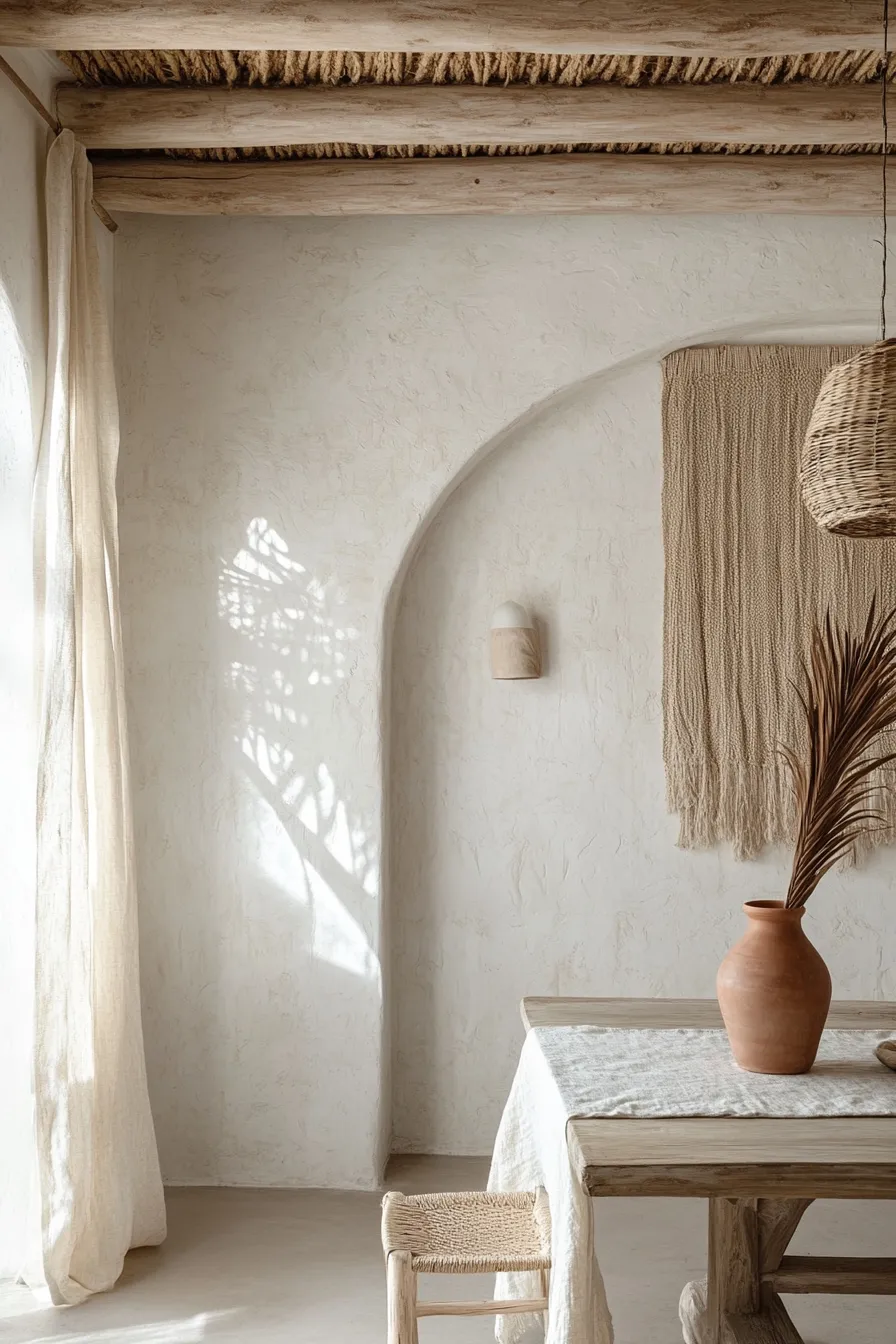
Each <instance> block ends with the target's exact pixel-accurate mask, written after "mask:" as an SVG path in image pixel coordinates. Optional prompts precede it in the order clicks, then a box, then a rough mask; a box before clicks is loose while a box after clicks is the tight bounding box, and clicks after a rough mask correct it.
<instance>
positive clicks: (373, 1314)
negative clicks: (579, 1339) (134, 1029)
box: [0, 1158, 896, 1344]
mask: <svg viewBox="0 0 896 1344" xmlns="http://www.w3.org/2000/svg"><path fill="white" fill-rule="evenodd" d="M485 1173H486V1164H485V1163H483V1162H479V1161H474V1160H467V1159H456V1158H450V1159H448V1158H404V1159H397V1160H396V1162H395V1163H394V1164H393V1167H392V1169H391V1170H390V1174H389V1182H388V1183H389V1185H390V1186H391V1187H392V1188H394V1189H401V1190H404V1191H405V1192H407V1193H413V1192H414V1191H418V1190H439V1189H443V1190H450V1189H455V1190H457V1189H472V1188H476V1187H477V1186H478V1185H480V1184H481V1183H482V1181H483V1180H484V1178H485ZM168 1211H169V1236H168V1240H167V1242H166V1243H165V1245H164V1246H162V1247H160V1248H159V1249H157V1250H146V1251H135V1252H133V1253H132V1254H131V1255H130V1256H129V1257H128V1261H127V1265H126V1268H125V1272H124V1275H123V1277H122V1279H121V1280H120V1282H119V1284H118V1287H117V1288H116V1289H115V1291H114V1292H112V1293H108V1294H104V1295H102V1296H100V1297H94V1298H92V1299H90V1301H88V1302H86V1303H85V1304H84V1305H83V1306H80V1307H75V1308H71V1309H68V1310H61V1311H60V1310H53V1309H46V1308H41V1307H39V1306H37V1305H36V1304H35V1302H34V1299H33V1298H32V1297H31V1295H30V1294H29V1293H28V1292H27V1291H26V1290H25V1289H22V1288H16V1287H13V1286H11V1285H0V1341H2V1344H50V1341H57V1340H67V1341H68V1344H194V1342H195V1344H199V1342H200V1341H203V1340H207V1341H209V1344H245V1342H247V1341H253V1342H254V1341H258V1344H261V1341H264V1344H385V1326H384V1320H385V1308H384V1280H383V1267H382V1260H381V1255H380V1247H379V1197H378V1196H377V1195H374V1194H354V1193H344V1192H340V1191H293V1190H219V1189H192V1190H183V1189H180V1190H171V1191H169V1195H168ZM595 1213H596V1217H597V1242H598V1249H599V1253H600V1257H601V1263H602V1265H603V1268H604V1273H605V1276H606V1280H607V1290H608V1293H609V1296H610V1304H611V1306H612V1308H613V1313H614V1319H615V1322H616V1336H617V1344H678V1342H679V1341H680V1339H681V1335H680V1332H679V1329H678V1319H677V1311H676V1308H677V1303H678V1295H679V1292H680V1291H681V1288H682V1285H683V1284H684V1283H685V1281H686V1280H688V1279H690V1278H695V1277H697V1276H698V1275H699V1274H700V1272H701V1269H702V1265H703V1259H704V1241H705V1226H704V1224H705V1207H704V1206H703V1205H702V1204H701V1203H699V1202H698V1201H693V1200H659V1199H656V1200H650V1199H642V1200H635V1199H629V1200H614V1201H607V1203H606V1204H603V1205H601V1204H596V1205H595ZM792 1250H793V1252H794V1253H800V1254H807V1253H812V1252H814V1253H817V1254H828V1255H831V1254H836V1253H838V1252H839V1253H840V1254H847V1255H862V1254H864V1255H894V1256H896V1211H894V1210H893V1206H892V1203H886V1202H882V1203H864V1204H861V1203H853V1202H843V1203H834V1202H829V1203H824V1204H818V1205H815V1206H814V1207H813V1208H812V1209H810V1210H809V1213H808V1214H807V1215H806V1218H805V1219H804V1221H803V1224H802V1226H801V1228H800V1231H799V1234H798V1236H797V1238H796V1240H795V1241H794V1243H793V1247H792ZM482 1285H483V1281H482V1280H478V1281H477V1280H469V1279H467V1280H464V1279H450V1280H449V1279H445V1278H443V1279H440V1280H439V1284H438V1289H437V1293H436V1292H434V1291H433V1287H434V1285H433V1282H432V1281H430V1282H428V1283H424V1285H423V1295H429V1296H436V1295H438V1296H440V1297H443V1298H444V1297H448V1296H457V1297H464V1296H482V1295H484V1294H482ZM787 1305H788V1309H789V1310H790V1312H791V1315H792V1316H793V1318H794V1321H795V1322H796V1324H797V1326H798V1327H799V1329H800V1330H801V1332H802V1333H803V1337H804V1339H805V1341H806V1344H896V1313H894V1311H893V1300H892V1298H890V1299H888V1298H836V1297H815V1298H789V1299H788V1303H787ZM420 1338H421V1344H451V1342H452V1341H453V1344H486V1342H487V1341H489V1340H491V1339H492V1338H493V1336H492V1323H491V1322H489V1321H487V1320H483V1319H479V1320H467V1319H454V1320H444V1319H443V1320H435V1319H434V1320H426V1321H423V1322H422V1323H421V1328H420Z"/></svg>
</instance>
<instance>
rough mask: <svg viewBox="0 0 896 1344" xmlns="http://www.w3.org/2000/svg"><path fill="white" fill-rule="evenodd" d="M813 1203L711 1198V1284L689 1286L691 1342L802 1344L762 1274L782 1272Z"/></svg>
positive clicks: (686, 1307) (686, 1316)
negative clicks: (795, 1238) (795, 1235)
mask: <svg viewBox="0 0 896 1344" xmlns="http://www.w3.org/2000/svg"><path fill="white" fill-rule="evenodd" d="M811 1202H812V1201H811V1200H809V1199H787V1200H777V1199H721V1198H720V1199H711V1200H710V1201H709V1261H708V1274H707V1278H706V1282H705V1284H704V1283H691V1284H688V1285H687V1287H686V1288H685V1290H684V1292H683V1294H682V1297H681V1303H680V1306H679V1314H680V1316H681V1322H682V1327H683V1331H684V1337H685V1340H686V1341H687V1344H802V1340H801V1339H800V1336H799V1334H798V1332H797V1330H796V1327H795V1326H794V1324H793V1322H792V1321H791V1319H790V1317H789V1316H788V1315H787V1312H786V1311H785V1309H784V1305H783V1303H782V1302H781V1299H780V1297H779V1296H778V1294H777V1293H776V1292H774V1291H773V1290H772V1289H770V1288H768V1287H767V1286H766V1287H763V1284H762V1275H763V1274H765V1273H768V1272H770V1271H773V1270H775V1269H777V1268H778V1266H779V1265H780V1263H781V1259H782V1257H783V1255H784V1252H785V1251H786V1249H787V1246H788V1243H789V1242H790V1239H791V1237H792V1236H793V1234H794V1232H795V1231H796V1229H797V1226H798V1225H799V1221H800V1219H801V1218H802V1216H803V1214H804V1213H805V1211H806V1209H807V1208H808V1207H809V1205H810V1204H811Z"/></svg>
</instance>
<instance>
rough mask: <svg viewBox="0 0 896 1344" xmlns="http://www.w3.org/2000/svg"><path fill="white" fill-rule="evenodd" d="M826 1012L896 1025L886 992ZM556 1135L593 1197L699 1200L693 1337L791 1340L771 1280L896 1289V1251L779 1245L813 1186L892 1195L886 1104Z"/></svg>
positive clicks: (862, 1026) (637, 1007)
mask: <svg viewBox="0 0 896 1344" xmlns="http://www.w3.org/2000/svg"><path fill="white" fill-rule="evenodd" d="M522 1015H523V1023H524V1025H525V1027H526V1029H527V1030H528V1029H530V1028H533V1027H570V1026H598V1027H619V1028H627V1029H632V1028H647V1029H651V1028H652V1029H662V1028H673V1027H686V1028H687V1027H692V1028H719V1027H721V1026H722V1025H723V1023H722V1019H721V1014H720V1012H719V1007H718V1004H717V1003H716V1001H715V1000H714V999H580V998H526V999H524V1000H523V1002H522ZM827 1025H828V1027H831V1028H839V1029H842V1030H864V1031H880V1033H881V1037H882V1038H883V1037H884V1036H886V1035H888V1034H889V1035H896V1003H889V1002H882V1001H855V1002H850V1001H841V1002H835V1003H833V1004H832V1005H831V1010H830V1014H829V1016H828V1022H827ZM567 1145H568V1148H569V1156H570V1161H571V1164H572V1167H573V1170H574V1172H575V1174H576V1177H577V1179H578V1181H580V1182H581V1185H582V1188H583V1189H584V1190H585V1192H586V1193H587V1194H589V1195H591V1196H593V1197H595V1198H598V1199H607V1198H612V1197H618V1196H626V1197H631V1196H671V1197H674V1198H700V1199H706V1200H707V1201H708V1203H709V1236H708V1256H707V1277H706V1280H705V1281H700V1282H698V1283H693V1284H689V1285H687V1287H686V1288H685V1290H684V1293H683V1295H682V1315H683V1320H684V1322H685V1324H686V1327H687V1328H688V1329H689V1333H690V1335H691V1337H692V1339H693V1340H695V1341H699V1344H802V1340H801V1337H800V1335H799V1333H798V1331H797V1330H796V1327H795V1326H794V1324H793V1322H792V1320H791V1319H790V1317H789V1316H788V1314H787V1311H786V1310H785V1308H784V1305H783V1302H782V1300H781V1297H782V1294H783V1295H785V1296H786V1295H787V1294H789V1293H855V1294H866V1293H888V1294H896V1258H868V1257H860V1256H836V1257H831V1256H791V1255H787V1254H786V1251H787V1247H788V1244H789V1242H790V1240H791V1238H792V1237H793V1234H794V1232H795V1231H796V1229H797V1227H798V1225H799V1222H800V1219H801V1218H802V1216H803V1214H804V1213H805V1211H806V1209H807V1208H808V1207H809V1205H810V1204H811V1203H812V1202H813V1200H816V1199H896V1116H880V1117H868V1116H854V1117H853V1116H839V1117H830V1118H829V1117H824V1116H819V1117H815V1116H812V1117H802V1118H800V1119H787V1120H779V1119H768V1118H761V1119H744V1118H741V1117H735V1116H731V1117H728V1116H722V1117H713V1118H708V1117H699V1116H698V1117H690V1116H689V1117H674V1118H670V1119H646V1118H643V1119H642V1118H626V1119H571V1120H569V1122H568V1124H567ZM894 1216H896V1215H894Z"/></svg>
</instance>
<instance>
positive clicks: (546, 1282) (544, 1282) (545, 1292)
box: [540, 1269, 551, 1334]
mask: <svg viewBox="0 0 896 1344" xmlns="http://www.w3.org/2000/svg"><path fill="white" fill-rule="evenodd" d="M540 1274H541V1295H542V1297H543V1298H544V1300H545V1302H547V1301H548V1300H549V1298H550V1296H551V1277H550V1274H549V1273H548V1271H547V1270H546V1269H543V1270H541V1271H540ZM544 1332H545V1334H547V1332H548V1309H547V1307H546V1308H545V1312H544Z"/></svg>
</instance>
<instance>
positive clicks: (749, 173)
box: [93, 154, 896, 1193]
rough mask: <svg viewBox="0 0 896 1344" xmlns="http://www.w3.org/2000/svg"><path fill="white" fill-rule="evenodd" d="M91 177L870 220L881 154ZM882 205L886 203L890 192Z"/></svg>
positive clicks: (365, 196)
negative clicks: (840, 216)
mask: <svg viewBox="0 0 896 1344" xmlns="http://www.w3.org/2000/svg"><path fill="white" fill-rule="evenodd" d="M93 171H94V193H95V195H96V198H97V200H98V201H100V202H101V203H102V204H103V205H104V206H105V207H106V209H107V210H125V211H136V212H138V213H148V214H162V215H427V214H436V215H476V214H484V215H507V214H597V215H600V214H614V213H617V212H642V213H649V214H729V213H737V212H747V213H753V212H771V213H774V214H822V215H877V214H879V213H880V209H881V193H880V159H879V158H876V157H874V156H873V155H813V156H809V155H804V154H800V155H780V154H778V155H767V156H762V155H685V154H676V155H668V156H664V155H658V154H641V155H633V154H540V155H532V156H527V157H522V156H516V157H496V158H484V157H473V158H465V159H464V158H444V159H378V160H373V161H371V160H363V159H355V160H350V159H348V160H347V159H329V160H319V161H310V162H309V161H304V162H303V161H301V160H291V161H289V160H287V161H280V162H271V161H259V162H244V163H216V162H184V161H178V160H175V159H168V158H157V159H150V158H124V157H122V158H111V159H99V160H97V161H95V162H94V170H93ZM891 199H892V200H894V203H896V193H893V195H892V196H891ZM894 208H896V204H894ZM793 1193H800V1192H793Z"/></svg>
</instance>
